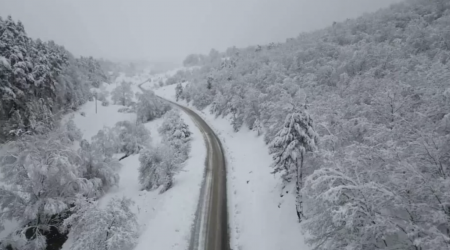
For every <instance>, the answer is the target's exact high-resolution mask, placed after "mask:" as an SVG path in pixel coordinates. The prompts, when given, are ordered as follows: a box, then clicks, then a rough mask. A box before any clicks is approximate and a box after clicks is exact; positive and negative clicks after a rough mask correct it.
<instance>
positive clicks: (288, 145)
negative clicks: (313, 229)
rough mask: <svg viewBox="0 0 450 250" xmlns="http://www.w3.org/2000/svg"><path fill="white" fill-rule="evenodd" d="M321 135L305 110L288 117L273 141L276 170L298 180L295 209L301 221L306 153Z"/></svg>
mask: <svg viewBox="0 0 450 250" xmlns="http://www.w3.org/2000/svg"><path fill="white" fill-rule="evenodd" d="M317 140H318V136H317V134H316V132H315V131H314V127H313V121H312V119H311V117H310V116H309V115H308V113H306V111H297V112H293V113H292V114H290V115H288V116H287V117H286V120H285V122H284V125H283V127H282V128H281V130H280V131H279V132H278V133H277V135H276V136H275V139H274V140H273V141H272V142H271V144H270V146H269V147H270V153H271V154H273V159H274V163H273V167H274V171H273V172H274V173H278V172H281V173H282V178H283V181H285V182H290V181H291V180H292V179H294V180H295V190H296V210H297V216H298V219H299V221H301V220H302V219H303V217H304V214H303V199H302V195H301V192H300V191H301V189H302V188H303V181H304V180H303V179H304V176H305V173H306V171H305V167H306V166H304V162H305V160H304V159H305V157H306V153H307V152H311V151H313V150H315V148H316V144H317Z"/></svg>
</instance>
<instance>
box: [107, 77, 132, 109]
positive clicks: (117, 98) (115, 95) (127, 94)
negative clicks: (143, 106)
mask: <svg viewBox="0 0 450 250" xmlns="http://www.w3.org/2000/svg"><path fill="white" fill-rule="evenodd" d="M111 95H112V96H111V99H112V101H113V102H114V104H119V105H122V106H129V105H130V104H131V102H132V101H133V91H132V90H131V83H129V82H122V83H121V84H120V85H119V86H117V87H116V88H115V89H114V90H113V91H112V92H111Z"/></svg>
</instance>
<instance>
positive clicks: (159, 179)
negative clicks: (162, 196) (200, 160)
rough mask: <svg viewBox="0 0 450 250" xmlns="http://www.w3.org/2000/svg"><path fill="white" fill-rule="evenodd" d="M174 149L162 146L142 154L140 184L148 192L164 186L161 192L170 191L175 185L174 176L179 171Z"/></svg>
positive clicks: (140, 157)
mask: <svg viewBox="0 0 450 250" xmlns="http://www.w3.org/2000/svg"><path fill="white" fill-rule="evenodd" d="M174 156H175V152H174V151H173V149H172V147H169V146H167V145H161V146H160V147H157V148H150V149H147V150H144V151H142V152H141V154H140V156H139V161H140V163H141V166H140V168H139V182H140V183H141V185H142V187H143V188H144V189H146V190H153V189H156V188H158V187H159V186H162V189H161V190H160V192H164V191H166V190H167V189H169V188H170V187H171V186H172V184H173V175H174V174H175V172H176V171H177V170H178V169H179V164H178V161H177V160H176V157H174Z"/></svg>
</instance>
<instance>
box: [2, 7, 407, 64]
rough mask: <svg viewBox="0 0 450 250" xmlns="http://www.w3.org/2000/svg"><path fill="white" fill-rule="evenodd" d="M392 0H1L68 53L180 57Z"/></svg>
mask: <svg viewBox="0 0 450 250" xmlns="http://www.w3.org/2000/svg"><path fill="white" fill-rule="evenodd" d="M394 2H399V0H0V15H1V16H2V17H6V16H7V15H12V16H13V18H14V19H15V20H17V19H19V20H21V21H22V22H23V23H24V25H25V29H26V31H27V33H28V35H30V36H31V37H33V38H41V39H42V40H54V41H55V42H57V43H58V44H61V45H64V46H65V47H66V48H67V49H68V50H70V51H71V52H72V53H74V54H75V55H92V56H95V57H105V58H110V59H144V58H146V59H150V60H152V61H176V62H181V60H182V59H183V58H184V57H185V56H186V55H187V54H190V53H207V52H208V51H209V50H210V49H211V48H216V49H218V50H221V51H223V50H224V49H226V48H228V47H231V46H233V45H235V46H237V47H244V46H247V45H255V44H267V43H269V42H282V41H285V40H286V38H289V37H296V36H297V35H298V34H299V33H300V32H302V31H311V30H315V29H319V28H324V27H326V26H329V25H331V24H332V22H333V21H342V20H345V19H347V18H355V17H357V16H359V15H361V14H363V13H365V12H373V11H375V10H377V9H379V8H383V7H387V6H389V5H390V4H392V3H394Z"/></svg>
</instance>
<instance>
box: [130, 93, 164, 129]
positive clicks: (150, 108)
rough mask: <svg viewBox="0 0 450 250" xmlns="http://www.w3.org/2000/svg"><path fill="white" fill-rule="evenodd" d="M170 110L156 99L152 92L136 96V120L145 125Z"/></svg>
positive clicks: (161, 101)
mask: <svg viewBox="0 0 450 250" xmlns="http://www.w3.org/2000/svg"><path fill="white" fill-rule="evenodd" d="M169 110H170V105H169V104H168V103H167V102H165V101H163V100H161V99H160V98H159V97H157V96H156V95H155V94H154V93H153V92H152V91H145V92H144V93H142V94H139V95H138V103H137V107H136V111H137V117H138V118H137V119H138V121H139V122H142V123H145V122H148V121H151V120H153V119H156V118H159V117H161V116H163V115H164V114H165V113H166V112H167V111H169Z"/></svg>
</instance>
